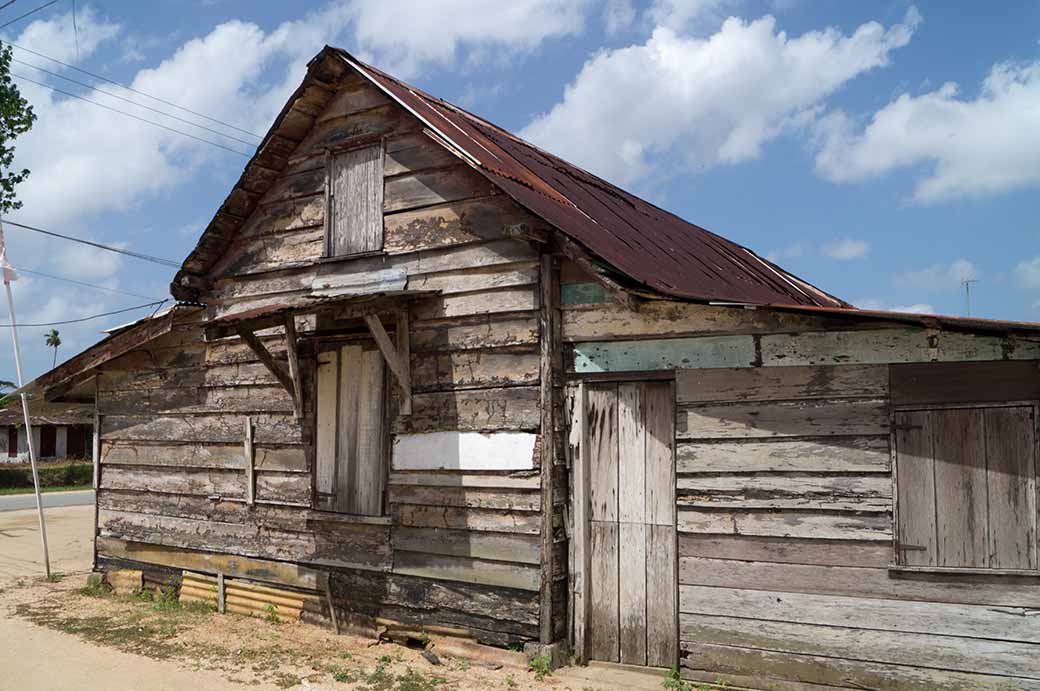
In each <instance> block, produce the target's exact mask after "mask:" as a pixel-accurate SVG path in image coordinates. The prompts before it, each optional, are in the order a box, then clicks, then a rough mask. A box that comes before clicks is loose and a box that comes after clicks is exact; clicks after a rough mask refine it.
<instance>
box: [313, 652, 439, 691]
mask: <svg viewBox="0 0 1040 691" xmlns="http://www.w3.org/2000/svg"><path fill="white" fill-rule="evenodd" d="M393 663H394V660H393V659H391V657H390V656H389V655H383V656H382V657H380V658H379V660H378V661H377V662H376V666H375V668H373V669H372V670H371V671H369V670H368V669H366V668H365V666H364V665H362V664H360V663H355V664H354V665H353V666H351V667H329V668H328V669H327V671H328V672H329V674H331V675H332V679H333V681H335V682H337V683H339V684H357V685H358V686H357V687H356V688H357V689H358V690H359V691H362V690H363V691H440V690H441V689H446V688H449V687H448V686H446V684H447V683H448V680H447V679H445V678H444V677H440V676H437V675H426V674H423V673H422V672H419V671H416V670H415V669H413V668H412V667H406V668H405V670H404V672H403V673H400V674H399V673H396V672H394V671H393V670H392V669H391V666H392V665H393Z"/></svg>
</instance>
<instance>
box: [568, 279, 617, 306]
mask: <svg viewBox="0 0 1040 691" xmlns="http://www.w3.org/2000/svg"><path fill="white" fill-rule="evenodd" d="M612 299H613V296H612V295H611V294H610V293H609V292H607V289H606V288H604V287H603V286H602V285H600V284H599V283H564V284H562V285H561V286H560V304H561V305H598V304H601V303H604V302H610V301H611V300H612Z"/></svg>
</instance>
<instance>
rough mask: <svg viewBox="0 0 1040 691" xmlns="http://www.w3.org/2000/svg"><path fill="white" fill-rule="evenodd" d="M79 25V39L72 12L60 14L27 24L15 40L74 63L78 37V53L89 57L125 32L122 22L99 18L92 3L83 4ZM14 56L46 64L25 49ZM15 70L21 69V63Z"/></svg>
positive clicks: (79, 15)
mask: <svg viewBox="0 0 1040 691" xmlns="http://www.w3.org/2000/svg"><path fill="white" fill-rule="evenodd" d="M76 26H77V28H78V30H79V33H78V35H79V38H78V39H77V38H76V34H75V32H73V28H72V14H71V13H65V14H62V15H57V16H55V17H52V18H50V19H48V20H46V21H44V20H39V19H38V20H36V21H33V22H32V23H30V24H29V25H28V26H26V27H25V29H24V30H23V31H22V33H21V34H19V36H18V39H17V40H16V41H15V43H17V44H18V45H20V46H25V47H27V48H32V49H33V50H36V51H38V52H41V53H44V54H46V55H49V56H50V57H52V58H56V59H58V60H61V61H62V62H73V61H75V60H77V50H76V43H77V40H78V42H79V51H78V56H79V57H87V56H89V55H90V54H91V53H93V52H94V50H96V49H97V47H98V46H99V45H101V44H102V43H104V42H105V41H107V40H109V39H112V38H115V37H116V36H118V35H119V34H120V32H121V31H122V27H120V26H119V25H118V24H116V23H114V22H110V21H108V20H106V19H102V18H101V17H99V16H98V14H97V11H96V10H95V9H94V8H93V7H91V6H90V5H86V6H84V7H81V8H80V10H79V11H78V12H77V13H76ZM14 57H15V58H18V59H19V60H25V61H26V62H30V63H32V64H35V65H46V63H43V62H42V60H41V59H39V58H38V57H36V56H32V55H31V54H26V53H24V52H22V51H16V52H15V55H14ZM48 67H49V66H48ZM15 69H17V64H16V66H15Z"/></svg>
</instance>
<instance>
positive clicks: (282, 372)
mask: <svg viewBox="0 0 1040 691" xmlns="http://www.w3.org/2000/svg"><path fill="white" fill-rule="evenodd" d="M237 332H238V336H239V338H241V339H242V340H243V341H245V342H246V345H248V346H249V349H250V350H252V351H253V354H254V355H256V358H257V359H258V360H259V361H260V362H262V363H264V367H266V368H267V369H268V370H269V371H270V372H271V374H273V375H274V376H275V379H277V380H278V383H280V384H281V385H282V388H284V389H285V390H286V391H287V392H288V393H289V396H290V397H291V398H292V401H293V411H295V413H296V417H297V418H301V417H303V406H302V401H301V400H300V398H299V397H298V396H297V395H296V385H295V384H294V383H293V378H292V376H291V375H290V374H289V372H288V371H286V369H285V368H284V367H282V365H281V364H279V363H278V361H276V360H275V359H274V356H273V355H271V351H269V350H268V349H267V347H266V346H265V345H264V344H263V343H262V342H261V341H260V339H259V338H257V337H256V334H255V333H254V332H252V331H250V330H249V329H247V328H245V327H242V326H239V327H238V328H237Z"/></svg>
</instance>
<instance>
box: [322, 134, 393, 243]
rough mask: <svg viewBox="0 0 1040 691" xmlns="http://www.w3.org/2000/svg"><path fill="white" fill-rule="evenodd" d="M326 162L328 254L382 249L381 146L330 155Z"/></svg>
mask: <svg viewBox="0 0 1040 691" xmlns="http://www.w3.org/2000/svg"><path fill="white" fill-rule="evenodd" d="M328 165H329V171H328V180H329V200H328V207H329V208H328V218H327V226H326V229H327V238H326V242H327V250H328V255H329V256H332V257H341V256H345V255H351V254H362V253H365V252H378V251H379V250H381V249H383V146H382V145H381V144H378V145H375V146H367V147H364V148H361V149H352V150H351V151H347V152H344V153H342V154H337V155H335V156H331V157H330V158H329V164H328Z"/></svg>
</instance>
